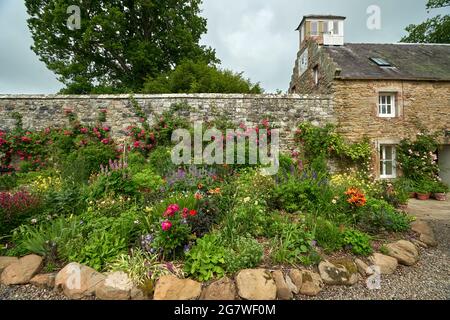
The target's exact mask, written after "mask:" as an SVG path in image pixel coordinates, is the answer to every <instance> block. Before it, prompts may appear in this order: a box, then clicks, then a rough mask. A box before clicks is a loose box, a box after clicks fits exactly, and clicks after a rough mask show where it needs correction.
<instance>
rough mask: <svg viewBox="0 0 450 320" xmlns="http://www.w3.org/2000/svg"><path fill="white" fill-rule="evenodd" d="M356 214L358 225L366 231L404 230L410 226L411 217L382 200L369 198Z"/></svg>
mask: <svg viewBox="0 0 450 320" xmlns="http://www.w3.org/2000/svg"><path fill="white" fill-rule="evenodd" d="M358 215H359V217H358V225H359V226H360V228H361V229H363V230H366V231H368V232H372V233H379V232H381V231H391V232H404V231H407V230H409V228H410V222H411V218H410V217H409V216H408V215H407V214H403V213H400V212H398V211H396V210H395V208H394V207H393V206H392V205H390V204H389V203H387V202H386V201H384V200H377V199H369V200H368V201H367V204H366V206H364V207H362V208H360V211H359V213H358Z"/></svg>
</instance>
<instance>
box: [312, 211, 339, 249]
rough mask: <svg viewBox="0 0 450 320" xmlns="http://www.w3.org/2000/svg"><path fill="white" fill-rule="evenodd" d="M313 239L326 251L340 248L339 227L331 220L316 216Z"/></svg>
mask: <svg viewBox="0 0 450 320" xmlns="http://www.w3.org/2000/svg"><path fill="white" fill-rule="evenodd" d="M315 240H316V241H317V244H318V245H319V246H320V247H322V248H323V249H324V250H325V252H326V253H331V252H334V251H337V250H339V249H341V248H342V244H343V236H342V232H341V230H340V228H339V227H338V226H336V225H335V224H334V223H333V222H331V221H328V220H325V219H323V218H320V217H318V218H317V221H316V226H315Z"/></svg>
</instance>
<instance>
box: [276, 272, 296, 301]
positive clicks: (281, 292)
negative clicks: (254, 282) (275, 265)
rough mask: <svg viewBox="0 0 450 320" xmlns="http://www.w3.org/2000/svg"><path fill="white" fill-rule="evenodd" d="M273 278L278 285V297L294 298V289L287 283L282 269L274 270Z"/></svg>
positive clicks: (283, 298) (282, 298) (281, 298)
mask: <svg viewBox="0 0 450 320" xmlns="http://www.w3.org/2000/svg"><path fill="white" fill-rule="evenodd" d="M272 277H273V280H274V281H275V285H276V286H277V298H278V299H279V300H291V299H292V298H293V294H292V290H291V288H290V287H289V285H288V284H287V281H286V279H285V277H284V275H283V272H282V271H281V270H276V271H274V272H272Z"/></svg>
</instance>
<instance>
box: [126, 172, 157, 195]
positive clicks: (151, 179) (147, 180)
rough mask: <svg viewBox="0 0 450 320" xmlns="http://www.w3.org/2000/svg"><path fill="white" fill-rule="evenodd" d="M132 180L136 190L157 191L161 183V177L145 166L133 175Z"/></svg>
mask: <svg viewBox="0 0 450 320" xmlns="http://www.w3.org/2000/svg"><path fill="white" fill-rule="evenodd" d="M132 181H133V183H134V185H135V186H136V187H137V188H138V190H145V191H153V192H155V191H158V190H159V188H160V187H161V186H162V185H163V180H162V178H161V177H160V176H159V175H157V174H155V173H154V172H153V170H152V169H150V168H147V169H144V170H142V171H140V172H138V173H136V174H134V175H133V178H132Z"/></svg>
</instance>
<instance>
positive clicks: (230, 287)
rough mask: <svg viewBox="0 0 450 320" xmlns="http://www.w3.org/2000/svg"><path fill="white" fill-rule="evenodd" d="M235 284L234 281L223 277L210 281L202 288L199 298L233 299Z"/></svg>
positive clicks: (234, 297) (234, 296)
mask: <svg viewBox="0 0 450 320" xmlns="http://www.w3.org/2000/svg"><path fill="white" fill-rule="evenodd" d="M235 299H236V286H235V285H234V282H233V281H232V280H230V279H229V278H227V277H225V278H222V279H220V280H218V281H216V282H213V283H211V284H210V285H209V286H208V287H207V288H206V289H205V290H203V292H202V294H201V296H200V300H235Z"/></svg>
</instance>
